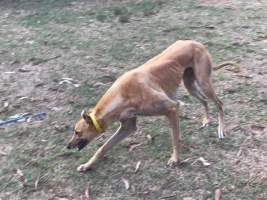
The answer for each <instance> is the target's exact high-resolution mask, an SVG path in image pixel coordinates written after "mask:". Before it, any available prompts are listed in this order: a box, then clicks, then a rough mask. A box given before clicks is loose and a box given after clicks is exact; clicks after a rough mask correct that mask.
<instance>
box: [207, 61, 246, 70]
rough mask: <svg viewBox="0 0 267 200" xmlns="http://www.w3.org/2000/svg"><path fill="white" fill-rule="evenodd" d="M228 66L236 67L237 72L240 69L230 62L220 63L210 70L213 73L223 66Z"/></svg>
mask: <svg viewBox="0 0 267 200" xmlns="http://www.w3.org/2000/svg"><path fill="white" fill-rule="evenodd" d="M228 65H230V66H234V67H236V68H237V69H239V70H240V69H241V67H240V65H238V64H237V63H235V62H232V61H226V62H223V63H221V64H219V65H217V66H215V67H212V69H213V71H216V70H218V69H221V68H223V67H225V66H228Z"/></svg>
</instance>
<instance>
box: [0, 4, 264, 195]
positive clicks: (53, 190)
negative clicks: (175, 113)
mask: <svg viewBox="0 0 267 200" xmlns="http://www.w3.org/2000/svg"><path fill="white" fill-rule="evenodd" d="M0 9H1V12H0V73H1V76H0V100H1V107H0V119H2V120H3V119H7V118H8V117H9V116H12V115H15V114H18V113H28V112H30V113H35V112H39V111H43V112H46V113H47V114H48V115H47V117H45V119H44V120H32V121H30V122H21V123H16V124H12V125H8V126H2V127H0V163H1V167H0V199H2V200H6V199H12V200H13V199H38V200H39V199H51V200H52V199H58V200H59V199H61V200H63V199H64V200H66V199H94V200H95V199H98V200H109V199H110V200H112V199H114V200H115V199H116V200H118V199H129V200H135V199H179V200H180V199H182V200H186V199H187V200H189V199H191V200H192V199H195V200H202V199H203V200H206V199H214V194H215V190H217V192H218V191H220V192H221V199H223V200H229V199H234V200H254V199H255V200H266V199H267V189H266V188H267V134H266V132H267V91H266V87H267V80H266V76H267V67H266V66H267V34H266V33H267V2H266V1H265V0H258V1H246V0H236V1H228V0H221V1H218V0H195V1H193V0H188V1H178V0H177V1H174V0H171V1H163V0H140V1H130V0H106V1H104V0H101V1H82V0H77V1H74V0H65V1H64V0H44V1H40V0H29V1H26V0H12V1H9V0H2V1H0ZM178 39H193V40H197V41H199V42H202V43H204V44H205V45H206V46H207V48H208V50H209V51H210V53H211V55H212V57H213V62H214V64H217V63H220V62H223V61H229V60H230V61H234V62H237V63H239V65H240V66H241V69H235V70H232V68H231V67H228V68H226V69H222V70H220V71H216V72H214V73H213V81H214V85H215V86H216V91H217V93H218V95H219V97H220V98H221V99H222V101H223V102H224V104H225V113H226V134H227V136H226V138H225V139H224V140H222V141H221V140H219V139H218V138H217V134H216V130H217V116H216V109H215V108H214V106H213V105H212V104H210V105H211V108H212V109H211V113H212V114H211V118H212V124H211V125H210V126H209V127H207V128H205V129H199V127H200V125H201V116H202V114H203V108H202V107H201V105H200V103H199V102H198V101H197V100H196V99H194V98H193V97H191V96H190V95H188V93H187V92H186V90H185V89H184V87H183V86H181V87H180V89H179V90H178V91H177V99H178V100H180V101H183V102H184V103H185V105H184V106H183V107H182V111H181V131H182V134H181V139H182V143H183V146H182V150H181V158H182V160H184V162H183V164H181V165H179V166H177V167H175V168H170V167H167V166H166V163H167V161H168V158H169V156H170V152H171V145H170V136H169V129H168V124H167V122H166V120H165V119H164V118H162V117H155V118H145V117H144V118H140V119H139V122H138V127H139V128H138V131H137V133H136V134H134V135H133V136H131V137H129V138H127V139H126V140H124V141H123V142H122V143H121V144H119V145H117V146H116V147H115V148H114V149H113V150H112V151H111V152H109V153H108V155H106V158H105V159H104V160H103V161H101V162H100V163H99V164H98V165H97V166H95V168H94V169H93V170H91V171H88V172H87V173H79V172H77V171H76V167H77V166H78V165H80V164H82V163H84V162H85V161H87V160H88V159H89V157H90V156H92V155H93V153H94V152H95V151H96V149H97V148H98V146H99V145H100V144H102V143H103V142H104V141H105V140H106V138H107V137H109V136H110V135H111V134H112V133H113V132H114V131H115V130H116V128H117V127H118V124H117V123H115V124H114V125H112V127H110V128H109V129H108V131H107V132H106V133H105V134H104V135H103V136H102V137H100V138H99V139H97V140H96V141H94V142H92V143H91V144H90V145H88V147H86V148H85V149H84V150H82V151H80V152H78V151H76V150H67V149H66V148H65V147H66V143H67V141H68V139H69V138H70V136H71V134H72V131H73V125H74V123H75V121H76V120H78V119H79V117H80V112H81V110H82V109H84V108H89V107H92V106H94V104H95V103H96V102H97V100H98V99H99V97H100V96H101V95H103V93H104V92H105V90H106V89H107V88H108V87H109V86H110V85H111V84H112V82H113V81H114V80H115V79H116V78H117V77H118V76H119V75H121V74H122V73H123V72H125V71H128V70H129V69H132V68H134V67H137V66H138V65H140V64H142V63H143V62H144V61H146V60H147V59H149V58H151V57H152V56H154V55H156V54H157V53H159V52H160V51H162V50H163V49H164V48H166V47H167V46H168V45H170V44H171V43H173V42H174V41H176V40H178ZM64 78H71V80H70V81H66V79H64ZM63 80H65V81H63ZM62 81H63V82H62ZM151 138H152V139H151ZM201 157H202V158H204V159H205V161H206V162H207V163H205V162H201V161H199V159H200V158H201ZM137 163H139V164H140V167H139V170H138V171H137V172H135V167H136V165H137ZM127 183H129V188H128V189H126V187H125V186H127ZM85 193H89V196H90V197H89V198H88V195H87V194H85Z"/></svg>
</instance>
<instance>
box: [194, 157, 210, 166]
mask: <svg viewBox="0 0 267 200" xmlns="http://www.w3.org/2000/svg"><path fill="white" fill-rule="evenodd" d="M198 161H199V162H201V163H202V165H203V166H205V167H207V166H210V165H211V164H210V163H209V162H208V161H207V160H206V159H205V158H203V157H199V158H198V159H196V160H195V161H194V162H193V163H192V165H193V164H195V163H196V162H198Z"/></svg>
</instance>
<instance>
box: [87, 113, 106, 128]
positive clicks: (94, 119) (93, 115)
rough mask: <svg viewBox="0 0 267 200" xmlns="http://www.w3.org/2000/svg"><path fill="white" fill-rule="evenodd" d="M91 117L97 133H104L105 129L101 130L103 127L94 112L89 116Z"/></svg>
mask: <svg viewBox="0 0 267 200" xmlns="http://www.w3.org/2000/svg"><path fill="white" fill-rule="evenodd" d="M89 117H90V118H91V120H92V122H93V125H94V127H95V129H96V131H97V132H98V133H102V132H103V129H102V128H101V126H100V125H99V123H98V122H97V120H96V117H95V114H94V113H93V112H91V113H90V114H89Z"/></svg>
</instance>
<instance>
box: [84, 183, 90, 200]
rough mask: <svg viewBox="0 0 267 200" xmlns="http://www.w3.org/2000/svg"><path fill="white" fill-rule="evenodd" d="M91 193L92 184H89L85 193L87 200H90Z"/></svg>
mask: <svg viewBox="0 0 267 200" xmlns="http://www.w3.org/2000/svg"><path fill="white" fill-rule="evenodd" d="M90 193H91V189H90V185H89V184H88V185H87V188H86V190H85V192H84V195H85V197H86V199H87V200H90Z"/></svg>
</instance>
